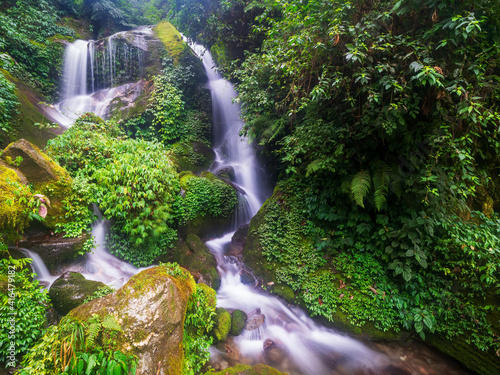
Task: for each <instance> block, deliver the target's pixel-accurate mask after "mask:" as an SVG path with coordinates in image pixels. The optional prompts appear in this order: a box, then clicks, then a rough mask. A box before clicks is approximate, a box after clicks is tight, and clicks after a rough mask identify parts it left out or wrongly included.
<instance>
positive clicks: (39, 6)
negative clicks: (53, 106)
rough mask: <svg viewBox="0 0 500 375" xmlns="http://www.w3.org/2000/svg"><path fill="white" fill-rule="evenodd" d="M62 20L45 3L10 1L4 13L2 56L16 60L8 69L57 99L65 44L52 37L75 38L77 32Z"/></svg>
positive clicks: (1, 21)
mask: <svg viewBox="0 0 500 375" xmlns="http://www.w3.org/2000/svg"><path fill="white" fill-rule="evenodd" d="M59 20H60V19H59V16H58V15H57V11H56V9H55V7H54V5H53V4H52V3H51V2H48V1H45V0H41V1H38V0H20V1H15V2H14V1H6V2H3V6H2V9H1V11H0V53H7V54H8V55H10V56H11V57H12V58H13V59H14V60H15V63H12V64H8V65H6V66H4V69H7V70H8V71H9V72H10V73H11V74H12V75H14V76H15V77H17V78H19V79H21V80H23V81H24V82H25V83H27V84H28V85H29V86H31V87H32V88H34V89H37V90H39V91H40V92H42V93H43V94H45V95H47V96H49V97H54V98H55V97H56V96H55V94H56V89H57V84H58V82H57V81H58V78H59V74H60V73H59V72H60V69H61V64H62V55H63V45H62V44H61V43H59V42H57V41H54V40H51V39H50V38H51V37H53V36H55V35H56V34H59V35H61V36H64V37H74V31H73V30H71V29H69V28H67V27H65V26H60V25H58V22H59ZM2 60H3V59H2Z"/></svg>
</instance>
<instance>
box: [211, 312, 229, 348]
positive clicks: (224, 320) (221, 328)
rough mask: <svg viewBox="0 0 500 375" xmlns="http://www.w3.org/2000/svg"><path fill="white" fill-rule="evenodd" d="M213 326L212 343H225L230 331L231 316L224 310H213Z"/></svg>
mask: <svg viewBox="0 0 500 375" xmlns="http://www.w3.org/2000/svg"><path fill="white" fill-rule="evenodd" d="M215 313H216V317H215V326H214V328H213V330H212V336H213V338H214V343H218V342H221V341H225V340H226V339H227V336H228V334H229V330H230V329H231V315H230V314H229V313H228V312H227V311H226V309H224V308H222V307H219V308H217V309H216V310H215Z"/></svg>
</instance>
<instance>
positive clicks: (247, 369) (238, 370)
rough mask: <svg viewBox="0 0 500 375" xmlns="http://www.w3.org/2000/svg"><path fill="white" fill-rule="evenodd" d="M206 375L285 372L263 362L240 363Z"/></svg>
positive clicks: (256, 374) (260, 374) (262, 374)
mask: <svg viewBox="0 0 500 375" xmlns="http://www.w3.org/2000/svg"><path fill="white" fill-rule="evenodd" d="M205 375H284V373H283V372H279V371H278V370H276V369H274V368H272V367H269V366H266V365H263V364H258V365H255V366H250V365H243V364H238V365H236V366H234V367H230V368H227V369H224V370H222V371H219V372H214V371H209V372H207V373H205Z"/></svg>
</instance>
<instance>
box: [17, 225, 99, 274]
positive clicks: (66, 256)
mask: <svg viewBox="0 0 500 375" xmlns="http://www.w3.org/2000/svg"><path fill="white" fill-rule="evenodd" d="M89 238H90V234H88V233H85V234H83V235H82V236H80V237H76V238H65V237H63V235H62V234H57V235H54V234H53V233H51V232H46V231H42V232H37V233H35V234H31V233H27V235H26V237H25V238H24V239H22V240H21V241H20V242H19V246H21V247H24V248H27V249H30V250H32V251H34V252H35V253H37V254H38V255H40V258H42V260H43V262H44V263H45V265H46V266H47V269H48V270H49V271H51V272H52V273H57V272H59V271H60V270H61V268H63V267H64V266H66V265H68V264H71V263H74V262H75V258H76V257H77V256H78V253H79V252H80V251H81V250H82V249H83V246H84V244H85V242H86V241H87V240H88V239H89Z"/></svg>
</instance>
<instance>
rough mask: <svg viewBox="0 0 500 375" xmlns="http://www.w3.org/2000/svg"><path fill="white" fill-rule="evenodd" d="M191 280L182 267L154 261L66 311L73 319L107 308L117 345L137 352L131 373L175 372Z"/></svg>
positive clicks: (179, 360)
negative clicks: (154, 264) (117, 331)
mask: <svg viewBox="0 0 500 375" xmlns="http://www.w3.org/2000/svg"><path fill="white" fill-rule="evenodd" d="M195 287H196V284H195V282H194V280H193V278H192V277H191V275H190V274H189V272H188V271H186V270H184V269H182V268H172V267H168V266H159V267H153V268H149V269H147V270H144V271H142V272H140V273H138V274H137V275H135V276H133V277H132V278H131V279H130V280H129V281H128V282H127V283H126V284H125V285H124V286H123V287H121V288H120V289H118V290H117V291H116V292H115V293H113V294H109V295H107V296H105V297H102V298H98V299H95V300H92V301H90V302H88V303H86V304H84V305H82V306H79V307H78V308H76V309H74V310H72V311H71V312H70V314H69V315H70V316H71V317H73V318H76V319H78V320H87V319H88V318H90V317H91V316H92V315H93V314H98V315H99V316H100V317H101V318H103V317H104V316H106V315H107V314H112V315H113V316H114V317H115V318H116V320H117V321H118V323H119V324H120V325H121V327H122V329H123V332H124V335H123V338H120V339H119V340H118V342H117V350H121V351H123V352H125V353H128V354H135V355H136V356H138V359H139V362H138V366H137V375H151V374H158V375H180V374H182V366H183V360H184V353H183V346H182V340H183V335H184V317H185V313H186V307H187V303H188V300H189V297H190V296H191V294H192V293H193V292H194V290H195Z"/></svg>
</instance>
